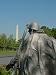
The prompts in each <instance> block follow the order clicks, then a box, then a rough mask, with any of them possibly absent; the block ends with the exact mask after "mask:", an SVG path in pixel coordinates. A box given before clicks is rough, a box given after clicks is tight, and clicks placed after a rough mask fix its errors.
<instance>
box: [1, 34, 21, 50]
mask: <svg viewBox="0 0 56 75" xmlns="http://www.w3.org/2000/svg"><path fill="white" fill-rule="evenodd" d="M19 44H20V42H19V41H18V42H16V40H15V39H14V37H13V35H10V36H9V37H7V36H6V35H5V34H1V35H0V50H16V49H17V48H18V47H19Z"/></svg>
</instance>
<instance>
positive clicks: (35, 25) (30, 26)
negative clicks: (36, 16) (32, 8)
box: [29, 22, 40, 30]
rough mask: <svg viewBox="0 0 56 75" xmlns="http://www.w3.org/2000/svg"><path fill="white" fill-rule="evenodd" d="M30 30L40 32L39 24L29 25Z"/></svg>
mask: <svg viewBox="0 0 56 75" xmlns="http://www.w3.org/2000/svg"><path fill="white" fill-rule="evenodd" d="M29 28H30V29H32V30H39V29H40V27H39V24H37V23H36V22H32V23H31V24H30V25H29Z"/></svg>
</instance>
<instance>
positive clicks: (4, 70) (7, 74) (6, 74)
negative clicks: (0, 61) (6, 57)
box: [0, 65, 11, 75]
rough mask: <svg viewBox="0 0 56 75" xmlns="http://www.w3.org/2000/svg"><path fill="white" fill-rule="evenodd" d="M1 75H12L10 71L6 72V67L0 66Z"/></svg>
mask: <svg viewBox="0 0 56 75" xmlns="http://www.w3.org/2000/svg"><path fill="white" fill-rule="evenodd" d="M0 75H11V73H10V71H7V70H6V65H0Z"/></svg>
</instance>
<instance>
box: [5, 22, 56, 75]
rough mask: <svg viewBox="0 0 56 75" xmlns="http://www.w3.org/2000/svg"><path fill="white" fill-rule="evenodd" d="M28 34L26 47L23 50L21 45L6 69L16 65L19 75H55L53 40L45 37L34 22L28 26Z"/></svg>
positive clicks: (55, 55) (55, 56) (55, 58)
mask: <svg viewBox="0 0 56 75" xmlns="http://www.w3.org/2000/svg"><path fill="white" fill-rule="evenodd" d="M28 32H29V37H28V38H27V42H26V44H25V45H26V47H25V48H24V49H23V48H22V47H23V44H22V46H21V47H20V49H19V50H18V52H17V54H16V57H15V58H14V59H13V60H12V61H11V62H10V63H9V64H8V65H7V67H6V69H9V68H11V67H12V66H14V65H15V64H17V65H16V67H17V66H18V68H19V75H56V74H55V61H56V53H55V49H56V48H55V47H54V44H53V42H54V41H53V39H52V38H50V37H49V36H47V34H45V33H44V32H43V30H41V29H40V27H39V24H37V23H36V22H33V23H31V24H29V25H28Z"/></svg>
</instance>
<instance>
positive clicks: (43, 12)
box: [0, 0, 56, 36]
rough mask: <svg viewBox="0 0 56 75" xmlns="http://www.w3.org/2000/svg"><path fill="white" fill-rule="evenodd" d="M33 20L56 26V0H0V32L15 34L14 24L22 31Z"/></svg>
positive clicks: (41, 23)
mask: <svg viewBox="0 0 56 75" xmlns="http://www.w3.org/2000/svg"><path fill="white" fill-rule="evenodd" d="M33 21H36V22H38V23H39V24H40V25H41V26H43V25H46V26H48V27H50V28H52V27H56V0H0V33H5V34H6V35H10V34H13V35H14V36H15V34H16V24H18V25H19V32H20V33H23V31H24V27H25V25H26V24H28V23H31V22H33Z"/></svg>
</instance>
